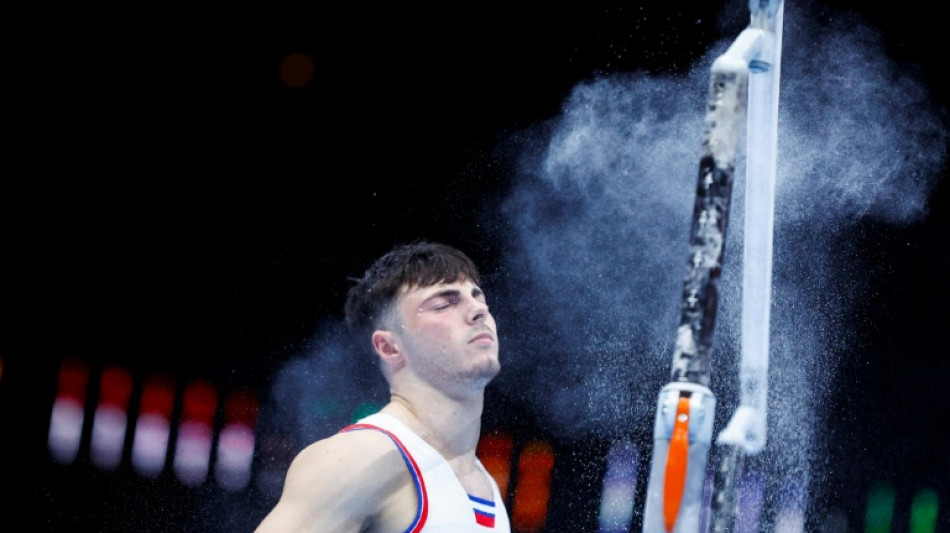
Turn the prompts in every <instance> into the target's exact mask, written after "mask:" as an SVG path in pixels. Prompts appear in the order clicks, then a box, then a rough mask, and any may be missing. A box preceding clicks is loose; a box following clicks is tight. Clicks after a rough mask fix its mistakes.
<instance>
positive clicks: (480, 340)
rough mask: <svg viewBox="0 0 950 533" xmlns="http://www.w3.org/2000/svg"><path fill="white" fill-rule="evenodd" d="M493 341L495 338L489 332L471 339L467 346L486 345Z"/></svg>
mask: <svg viewBox="0 0 950 533" xmlns="http://www.w3.org/2000/svg"><path fill="white" fill-rule="evenodd" d="M494 341H495V336H494V335H492V334H491V333H489V332H487V331H486V332H484V333H479V334H478V335H475V336H474V337H472V340H470V341H468V342H469V344H488V343H491V342H494Z"/></svg>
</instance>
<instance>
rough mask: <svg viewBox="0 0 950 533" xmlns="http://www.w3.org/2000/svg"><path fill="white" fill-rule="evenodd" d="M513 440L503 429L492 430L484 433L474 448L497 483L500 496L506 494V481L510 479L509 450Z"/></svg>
mask: <svg viewBox="0 0 950 533" xmlns="http://www.w3.org/2000/svg"><path fill="white" fill-rule="evenodd" d="M513 449H514V441H512V439H511V436H510V435H508V434H507V433H505V432H504V431H500V430H494V431H488V432H486V433H484V434H483V435H482V436H481V438H480V439H479V441H478V447H477V448H476V450H475V453H476V455H478V458H479V460H480V461H481V462H482V466H484V467H485V470H487V471H488V473H489V474H491V476H492V477H493V478H495V482H496V483H498V492H500V493H501V496H502V498H507V496H508V482H509V481H510V479H511V452H512V450H513Z"/></svg>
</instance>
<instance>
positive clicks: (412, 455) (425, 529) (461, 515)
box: [341, 413, 511, 533]
mask: <svg viewBox="0 0 950 533" xmlns="http://www.w3.org/2000/svg"><path fill="white" fill-rule="evenodd" d="M356 430H371V431H381V432H382V433H384V434H385V435H387V436H388V437H389V438H390V439H391V440H392V441H393V443H394V444H395V445H396V447H397V448H399V451H400V452H401V453H402V457H403V460H405V462H406V466H407V467H408V468H409V473H410V474H411V475H412V479H413V481H414V482H415V484H416V494H417V495H418V496H419V507H418V508H417V509H416V518H415V520H414V521H413V523H412V525H410V526H409V528H408V529H406V533H511V525H510V524H509V522H508V513H507V511H506V509H505V503H504V499H503V498H502V497H501V494H500V493H499V492H498V484H497V483H495V480H494V478H492V477H491V475H489V474H488V471H487V470H485V467H484V466H482V463H481V462H480V461H478V459H476V460H475V462H476V464H477V465H478V468H480V469H481V470H482V472H484V473H485V475H486V476H487V477H488V479H489V480H490V481H491V485H492V499H493V500H494V501H488V500H484V499H481V498H476V497H474V496H470V495H469V494H468V493H466V492H465V489H464V488H463V487H462V484H461V483H460V482H459V480H458V477H456V475H455V472H454V471H453V470H452V467H451V466H450V465H449V463H448V462H447V461H446V460H445V458H444V457H442V454H440V453H439V452H438V451H436V449H435V448H433V447H432V446H430V445H429V443H427V442H426V441H424V440H422V438H421V437H419V436H418V435H416V434H415V433H414V432H413V431H412V430H411V429H409V428H408V427H406V426H405V424H403V423H402V422H400V421H399V420H396V419H395V418H393V417H391V416H389V415H386V414H383V413H375V414H372V415H369V416H367V417H365V418H363V419H361V420H359V421H357V422H356V423H355V424H353V425H351V426H347V427H345V428H343V429H342V430H341V431H356Z"/></svg>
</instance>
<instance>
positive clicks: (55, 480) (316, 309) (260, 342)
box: [0, 1, 950, 531]
mask: <svg viewBox="0 0 950 533" xmlns="http://www.w3.org/2000/svg"><path fill="white" fill-rule="evenodd" d="M726 6H728V8H729V9H735V8H736V4H726V3H722V2H685V3H673V2H639V3H635V4H622V3H609V2H595V3H584V4H583V5H576V6H574V5H572V6H566V7H551V6H545V7H544V8H543V9H528V8H526V7H512V6H490V5H478V6H473V7H471V8H469V9H463V8H460V7H452V8H449V7H444V6H443V7H430V8H405V7H403V8H398V9H397V8H396V7H386V8H377V7H369V6H362V5H360V6H354V7H351V8H345V7H339V6H334V7H327V8H321V9H314V8H308V9H302V8H294V9H291V8H286V9H285V10H283V11H281V10H278V9H269V10H267V11H266V12H265V13H252V12H249V11H248V12H240V11H235V10H233V9H231V10H223V11H222V12H220V13H209V12H202V13H200V14H197V13H187V12H184V11H183V12H169V11H164V12H155V13H145V12H142V13H116V12H105V11H103V12H101V13H93V12H88V11H81V12H80V11H76V12H66V11H57V12H55V13H42V14H36V15H34V16H30V17H24V19H23V22H24V27H26V28H28V29H29V31H27V32H25V37H24V38H23V39H21V40H20V41H19V42H18V43H16V45H15V46H14V48H13V50H14V51H13V53H12V55H13V56H14V57H13V59H14V60H15V61H13V62H11V65H12V66H11V67H10V68H9V69H8V71H7V77H8V80H9V81H8V83H9V84H10V85H12V86H13V87H12V88H14V89H16V93H17V96H16V97H14V98H12V99H10V100H8V102H7V104H8V105H7V108H8V113H9V114H10V116H11V120H10V122H9V123H8V134H9V135H10V136H11V137H12V140H11V141H10V144H8V156H9V160H10V163H9V164H8V166H7V170H6V173H5V174H6V179H5V180H4V183H5V187H4V189H5V194H4V195H3V200H4V209H3V212H4V232H3V234H4V256H5V260H4V263H5V271H6V272H7V274H6V275H5V281H6V282H5V283H4V288H5V291H4V293H5V295H4V303H5V304H6V308H7V312H6V315H7V317H8V319H7V321H6V324H7V327H6V328H5V330H6V331H7V333H6V334H5V335H4V338H5V342H4V347H3V351H2V352H0V356H2V357H3V374H2V381H0V394H2V396H0V399H2V402H3V404H2V405H0V410H2V413H3V416H4V419H3V420H4V421H3V425H2V426H0V427H2V428H3V440H4V441H5V444H4V448H3V451H4V456H3V472H4V476H3V479H4V484H5V485H6V487H5V489H6V491H7V492H8V493H9V494H11V496H8V497H7V498H8V499H7V500H6V503H5V505H4V507H5V508H7V509H10V510H11V511H12V512H11V513H10V514H9V515H8V516H13V515H20V514H22V513H21V512H20V511H19V508H17V507H15V506H14V504H15V503H19V502H20V500H19V498H24V500H25V501H24V503H30V504H32V505H37V504H38V505H40V509H42V512H41V515H40V516H35V515H30V516H28V518H29V519H31V520H32V519H38V520H39V523H38V524H37V527H36V528H33V527H30V528H29V529H39V530H49V531H58V530H62V529H67V528H68V529H70V530H75V531H127V530H132V529H136V530H138V531H182V530H186V528H187V527H188V526H186V524H193V523H194V522H195V516H199V517H201V516H203V517H204V518H203V520H205V523H206V524H210V523H215V524H218V525H219V526H220V527H223V528H224V529H221V530H222V531H241V530H244V531H247V530H249V529H251V528H252V527H253V524H254V523H256V522H257V521H258V520H259V519H260V518H261V517H262V516H263V514H262V513H263V512H266V508H267V507H268V506H269V505H271V504H272V502H270V501H261V498H259V497H257V495H255V494H253V491H250V493H248V494H242V495H239V496H224V495H221V494H217V493H215V492H214V489H213V487H206V488H202V489H200V490H195V491H188V490H183V489H182V488H180V487H177V486H175V484H174V483H173V482H172V481H170V480H164V479H163V480H159V481H157V482H154V483H145V482H143V481H140V480H137V479H136V478H135V476H134V475H132V474H131V473H124V474H123V473H122V472H120V473H119V474H105V473H101V472H96V471H95V470H94V469H93V468H91V467H90V466H88V465H84V464H78V465H75V466H73V467H71V468H61V467H56V466H52V465H50V464H49V463H48V459H47V458H46V455H45V438H46V433H45V432H46V429H47V424H48V416H49V415H48V414H49V408H50V402H51V400H52V395H53V391H54V389H55V377H56V371H57V368H58V366H57V365H58V362H59V360H60V358H61V357H63V356H65V355H75V356H78V357H80V358H82V359H85V360H87V361H89V362H91V363H93V364H104V363H107V362H109V363H111V362H116V363H120V364H123V365H126V366H128V367H130V368H131V369H133V370H136V371H144V370H163V371H167V372H169V373H171V374H172V375H175V376H179V377H182V378H186V377H190V376H206V377H210V378H212V379H214V380H215V381H216V382H217V383H219V384H222V385H237V384H240V385H248V386H251V387H254V388H257V389H259V390H260V391H261V392H262V395H263V394H265V391H266V390H267V386H268V381H269V379H270V376H271V375H272V373H273V372H274V371H275V370H276V369H277V368H279V366H280V364H281V363H282V362H283V361H285V360H286V359H288V358H289V357H290V356H291V355H293V354H295V353H296V352H297V351H298V350H299V349H300V348H301V347H302V346H303V345H304V344H305V343H306V342H307V341H308V339H309V338H310V336H311V335H312V333H313V329H314V327H315V325H316V324H317V323H318V322H319V321H320V320H321V318H323V317H328V316H330V317H334V316H337V317H338V316H341V307H342V300H343V296H344V293H345V290H346V288H347V287H348V282H347V277H348V276H355V275H359V274H360V273H361V272H362V269H364V268H365V267H366V265H367V264H368V262H369V261H370V260H371V259H372V258H374V257H375V256H377V255H378V254H379V253H381V252H382V251H384V250H385V249H387V248H388V247H389V246H390V245H391V244H392V243H394V242H396V241H405V240H409V239H413V238H416V237H426V238H430V239H434V240H444V241H447V242H450V243H452V244H457V245H459V246H462V247H464V248H465V249H466V250H468V251H470V252H471V254H472V255H473V256H474V257H475V258H476V260H477V261H478V262H479V263H482V264H488V265H491V264H492V263H493V261H495V259H496V258H497V257H498V254H499V253H500V250H499V249H498V248H497V246H498V244H497V243H496V242H495V241H494V240H493V239H492V235H491V233H490V232H489V231H486V230H485V229H484V228H480V227H478V226H477V225H476V224H475V223H474V222H475V219H476V217H475V216H474V213H473V212H472V210H474V209H476V208H477V207H478V206H479V202H480V200H481V199H483V198H485V197H489V196H490V195H491V194H493V193H494V191H495V190H496V189H498V188H500V187H502V186H503V185H504V184H505V183H506V180H507V179H508V177H509V176H510V174H511V172H512V169H510V168H505V167H504V166H503V165H502V164H500V163H498V162H497V161H495V160H494V159H493V157H494V156H493V155H492V148H493V147H494V143H495V141H496V139H497V138H498V136H499V135H501V134H504V133H506V132H514V131H517V130H519V129H521V128H523V127H526V126H529V125H532V124H535V123H538V122H540V121H543V120H545V119H547V118H550V117H552V116H554V115H556V114H557V112H558V110H559V106H560V104H561V102H562V101H563V99H564V98H565V97H566V96H567V94H568V93H569V91H570V90H571V88H572V87H573V86H574V85H576V84H577V83H578V82H579V81H582V80H587V79H592V78H596V77H598V76H604V75H609V74H611V73H617V72H626V71H633V70H646V71H648V72H656V73H677V72H685V71H686V70H687V69H688V68H689V67H690V66H691V64H692V62H693V61H695V60H696V59H697V58H698V57H700V56H702V55H703V54H704V53H705V52H706V51H707V49H708V47H709V46H710V44H712V43H713V42H715V41H717V40H718V39H721V38H724V37H726V38H728V37H732V36H733V35H735V34H737V33H738V31H740V30H741V29H742V27H744V25H743V24H741V21H742V17H739V19H738V20H740V25H738V26H735V25H732V26H730V25H725V27H720V25H719V21H718V19H719V17H720V15H722V11H723V9H725V8H726ZM820 6H821V7H820V8H815V7H809V9H812V10H814V15H815V16H829V15H828V13H829V12H830V11H828V10H830V9H831V8H842V9H846V10H849V11H858V12H860V13H862V14H863V15H865V16H866V17H868V19H869V20H870V21H871V23H872V25H873V26H874V27H876V28H878V29H880V31H881V33H882V34H883V35H884V37H885V42H886V43H887V46H888V51H889V52H890V53H892V54H893V56H894V57H895V58H896V59H897V60H899V61H908V62H911V63H914V64H916V65H919V66H921V67H922V70H921V73H922V76H923V77H924V79H925V80H926V81H927V82H928V83H929V84H930V86H931V89H932V90H933V92H934V94H936V95H937V97H938V99H939V101H940V102H941V103H946V100H947V96H948V93H947V87H946V83H945V82H943V81H941V76H942V74H941V73H942V71H943V67H944V64H945V58H944V57H943V54H942V52H941V50H940V47H939V46H936V45H935V44H934V43H935V42H936V41H938V40H939V36H940V35H941V34H940V33H939V31H940V28H939V19H938V18H937V17H928V16H921V15H920V12H919V10H914V11H913V12H910V10H908V11H906V12H905V11H904V10H898V9H896V8H893V7H888V8H885V7H874V6H871V5H869V4H866V3H861V2H843V1H842V2H826V3H823V4H820ZM743 7H744V4H742V3H740V4H739V8H743ZM794 7H795V6H794V5H790V6H788V7H787V8H786V9H787V10H788V9H793V8H794ZM294 52H306V53H308V54H310V56H311V57H312V58H313V59H314V61H315V67H316V70H315V74H314V77H313V80H312V81H311V82H310V83H309V84H307V85H306V86H305V87H301V88H290V87H288V86H286V85H285V84H284V83H282V82H281V80H280V78H279V76H278V68H279V65H280V61H281V60H282V59H283V58H285V57H286V56H287V55H288V54H290V53H294ZM698 140H699V132H697V139H696V141H695V142H698ZM686 142H688V140H687V141H686ZM946 181H947V180H946V179H943V180H942V182H941V184H940V185H939V186H938V188H937V190H936V191H935V192H934V194H933V195H932V196H931V213H930V215H929V216H928V217H927V218H926V220H924V221H922V222H920V223H915V224H913V225H911V226H908V227H902V228H890V227H873V224H871V223H869V225H868V226H866V227H864V228H863V229H864V230H866V231H865V233H863V234H861V235H859V236H857V237H856V238H858V239H865V240H867V241H868V242H867V243H865V245H866V246H868V248H869V249H873V250H874V253H875V254H879V256H880V257H881V259H882V261H881V263H880V264H881V265H883V266H881V267H880V271H879V272H876V273H875V274H874V275H875V276H876V277H875V278H874V279H875V287H876V292H875V295H876V296H875V298H874V299H873V300H872V301H870V302H867V303H868V306H867V308H866V309H861V310H859V311H860V313H862V314H864V315H866V316H867V317H868V319H869V320H870V321H871V322H872V323H873V326H871V327H868V328H867V330H866V331H867V334H868V335H869V336H870V337H871V340H870V342H869V344H871V345H873V346H874V347H875V349H874V351H873V353H868V354H867V356H866V358H865V360H866V364H865V365H864V366H862V367H860V368H855V369H852V370H853V371H852V372H850V373H849V374H848V375H847V376H846V377H845V378H843V379H842V382H841V383H840V385H841V393H840V394H841V398H840V402H839V403H838V407H837V409H839V411H840V412H836V413H832V414H831V415H832V418H834V416H835V415H840V424H841V425H840V426H839V427H838V428H837V431H840V432H841V434H842V435H853V434H854V433H855V432H860V433H864V434H867V435H873V439H871V440H870V441H869V442H866V443H856V442H853V441H852V440H850V439H847V438H842V439H841V441H840V442H839V443H837V444H836V445H835V446H833V447H832V450H831V452H832V453H831V454H830V459H829V461H830V464H829V466H828V470H827V475H828V476H831V477H834V478H835V479H840V480H842V485H843V486H846V485H847V480H848V479H849V478H852V479H855V478H861V477H867V476H868V475H869V473H870V472H873V471H874V469H875V466H874V465H875V461H876V455H875V453H883V452H877V451H876V450H888V452H887V453H891V454H893V453H897V454H906V456H907V457H908V458H910V457H915V458H919V457H920V456H921V454H923V455H926V456H929V457H932V459H931V460H929V462H928V461H923V462H921V461H917V462H915V464H917V465H920V464H923V465H925V466H923V467H921V466H915V468H916V469H919V470H922V471H895V472H889V473H888V472H883V473H882V472H878V474H880V475H887V474H890V475H891V476H892V477H893V479H897V480H898V481H899V482H900V483H905V484H906V486H907V487H909V488H912V487H914V486H916V485H917V484H918V483H920V482H921V480H927V481H929V480H932V479H939V477H934V472H933V470H934V469H937V470H938V471H939V470H943V471H944V473H945V474H946V477H947V478H950V471H948V467H947V461H946V459H945V458H944V457H943V456H944V455H945V452H943V453H941V452H939V451H935V449H937V450H939V449H944V450H945V449H946V443H945V441H943V440H939V439H937V440H931V439H932V435H934V434H936V433H935V431H937V430H940V431H943V430H941V429H940V428H943V429H946V428H948V422H947V420H948V418H950V416H948V415H947V413H946V410H945V409H944V408H943V406H944V403H945V402H944V401H943V399H942V394H941V393H943V392H945V391H946V390H947V385H950V382H948V379H950V378H948V376H947V373H948V366H947V362H946V359H945V358H946V354H947V350H946V349H945V348H944V345H945V343H946V340H945V337H946V328H945V326H946V324H947V323H948V322H947V318H948V317H950V314H948V313H947V311H946V302H947V301H948V297H950V284H948V282H947V281H946V276H945V272H946V268H947V267H948V266H950V265H948V258H950V252H948V244H947V236H946V235H947V234H946V231H947V230H948V229H950V222H948V219H947V217H948V206H947V185H946ZM685 216H688V214H686V213H684V217H685ZM432 220H439V221H440V222H439V224H437V225H433V224H432V223H431V221H432ZM879 234H884V235H885V236H886V239H884V241H885V242H887V243H889V244H888V246H889V247H888V248H886V249H882V248H880V246H879V244H878V243H877V241H875V239H873V238H871V237H869V236H870V235H879ZM684 244H685V243H684ZM671 296H672V295H671ZM672 297H675V296H672ZM941 326H943V327H941ZM671 335H672V332H671ZM934 428H936V429H934ZM928 441H929V442H928ZM856 447H857V448H856ZM577 453H578V454H584V453H586V454H590V455H591V456H595V455H597V446H596V445H593V444H592V445H591V447H590V448H589V449H587V450H584V451H577ZM926 465H932V466H931V467H928V466H926ZM20 488H22V490H18V489H20ZM10 491H12V492H10ZM943 491H944V492H943V493H942V496H943V499H944V501H943V502H942V503H943V504H944V506H945V507H946V506H947V505H950V502H948V501H947V497H948V495H950V493H948V492H947V485H946V481H944V485H943ZM580 493H581V494H582V493H583V491H580ZM575 494H577V492H575ZM864 494H865V492H863V491H860V492H859V491H855V492H854V493H850V492H848V491H847V490H842V491H841V493H840V494H831V495H826V496H824V497H826V498H829V499H834V498H838V499H840V500H841V501H842V503H841V505H842V506H844V507H846V508H852V509H860V508H861V507H862V506H863V501H861V498H862V497H863V495H864ZM559 497H561V498H563V500H561V501H562V505H566V506H567V507H571V506H579V505H581V504H580V503H578V502H577V501H573V500H572V499H571V498H572V496H571V494H570V492H569V491H565V493H564V494H563V495H560V496H559ZM209 502H214V504H215V505H214V506H212V507H210V509H212V510H210V511H209V510H207V509H208V507H207V505H208V503H209ZM218 509H220V511H219V510H218ZM943 512H944V513H945V514H946V510H943ZM219 513H220V515H219ZM240 513H244V517H239V516H238V515H239V514H240ZM223 515H227V518H225V517H223ZM43 526H45V528H44V527H43ZM206 527H208V528H210V527H211V526H206ZM552 527H553V526H552ZM0 529H5V528H0ZM206 530H207V529H206ZM553 530H554V529H552V531H553Z"/></svg>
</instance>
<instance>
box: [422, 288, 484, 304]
mask: <svg viewBox="0 0 950 533" xmlns="http://www.w3.org/2000/svg"><path fill="white" fill-rule="evenodd" d="M460 294H462V291H460V290H458V289H445V290H442V291H439V292H437V293H435V294H433V295H431V296H429V297H428V298H426V299H425V300H423V301H422V304H423V305H424V304H426V303H427V302H430V301H432V300H434V299H435V298H450V297H452V296H459V295H460ZM484 295H485V292H484V291H482V289H481V288H479V287H472V297H474V298H478V297H479V296H484Z"/></svg>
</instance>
